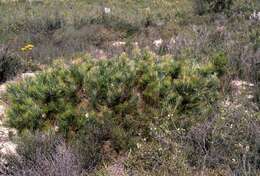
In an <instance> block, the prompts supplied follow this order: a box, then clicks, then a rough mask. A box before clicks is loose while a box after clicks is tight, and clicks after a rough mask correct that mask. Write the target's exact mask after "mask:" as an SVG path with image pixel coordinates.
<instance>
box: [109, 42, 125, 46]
mask: <svg viewBox="0 0 260 176" xmlns="http://www.w3.org/2000/svg"><path fill="white" fill-rule="evenodd" d="M125 45H126V42H121V41H117V42H114V43H113V44H112V46H114V47H121V46H125Z"/></svg>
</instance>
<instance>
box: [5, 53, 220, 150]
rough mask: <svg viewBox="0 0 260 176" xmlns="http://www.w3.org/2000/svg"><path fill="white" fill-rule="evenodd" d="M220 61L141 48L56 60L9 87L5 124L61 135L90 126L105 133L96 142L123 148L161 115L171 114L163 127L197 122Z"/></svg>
mask: <svg viewBox="0 0 260 176" xmlns="http://www.w3.org/2000/svg"><path fill="white" fill-rule="evenodd" d="M216 63H217V64H216ZM209 65H210V67H209ZM220 66H221V64H219V62H212V63H211V64H210V63H208V64H205V65H201V64H199V63H197V62H196V61H188V60H180V61H177V60H174V59H173V58H171V57H170V56H164V57H157V56H155V55H153V54H151V53H149V52H145V53H144V54H143V55H140V56H138V57H136V58H133V59H130V58H128V57H127V56H126V55H122V56H120V57H118V58H114V59H110V60H99V61H97V60H92V59H89V58H87V59H85V61H83V62H82V63H81V64H78V65H72V66H70V67H67V66H65V65H63V66H62V64H59V66H57V64H56V65H55V67H54V68H52V69H49V70H46V71H44V72H43V73H40V74H38V75H37V77H36V78H35V79H27V80H25V81H23V82H20V83H17V84H12V85H10V86H9V88H8V93H7V98H8V100H9V102H10V104H11V106H10V108H9V110H8V119H9V123H10V125H11V126H12V127H15V128H17V129H18V130H19V131H24V130H30V131H35V130H43V131H44V130H46V129H49V128H50V127H51V128H52V127H53V128H54V127H55V128H58V129H59V130H58V131H59V132H61V133H62V134H64V135H65V136H67V137H70V136H71V137H73V136H75V135H76V134H77V133H78V131H81V130H82V129H84V128H86V126H88V124H96V128H97V129H100V131H105V134H103V136H102V137H101V140H103V141H104V140H111V141H112V143H113V145H114V147H115V148H116V149H117V150H121V149H126V148H128V147H131V146H133V145H135V143H136V142H135V141H136V140H138V139H139V137H140V136H142V137H146V138H148V139H149V137H150V127H151V125H152V124H154V123H155V122H156V123H160V122H163V121H164V117H166V116H169V115H171V117H172V118H171V119H170V121H171V122H172V123H171V124H170V125H173V124H174V125H177V126H181V127H182V128H186V129H189V128H190V126H191V125H193V124H194V123H197V122H200V121H202V120H204V117H205V116H204V115H206V114H208V113H210V110H211V108H210V107H211V104H213V103H214V102H215V100H216V99H217V97H218V88H219V81H218V78H217V73H218V70H219V67H220ZM184 116H189V117H188V118H185V120H183V117H184ZM180 117H181V118H180ZM170 125H169V126H170Z"/></svg>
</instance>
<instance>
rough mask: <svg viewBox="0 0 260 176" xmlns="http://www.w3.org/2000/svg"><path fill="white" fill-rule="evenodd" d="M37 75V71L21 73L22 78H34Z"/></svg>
mask: <svg viewBox="0 0 260 176" xmlns="http://www.w3.org/2000/svg"><path fill="white" fill-rule="evenodd" d="M35 76H36V74H35V73H23V74H22V75H21V78H22V79H26V78H33V77H35Z"/></svg>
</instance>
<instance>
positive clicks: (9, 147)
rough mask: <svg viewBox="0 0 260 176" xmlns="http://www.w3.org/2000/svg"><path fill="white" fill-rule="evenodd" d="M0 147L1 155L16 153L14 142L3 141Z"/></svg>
mask: <svg viewBox="0 0 260 176" xmlns="http://www.w3.org/2000/svg"><path fill="white" fill-rule="evenodd" d="M0 145H1V146H0V147H1V149H0V153H1V154H3V155H16V154H17V153H16V147H17V145H16V144H14V143H13V142H11V141H8V142H5V143H2V144H0Z"/></svg>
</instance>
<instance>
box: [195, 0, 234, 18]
mask: <svg viewBox="0 0 260 176" xmlns="http://www.w3.org/2000/svg"><path fill="white" fill-rule="evenodd" d="M232 4H233V0H196V1H195V8H196V11H197V13H198V14H200V15H202V14H204V13H206V12H215V13H216V12H223V11H224V10H229V9H230V8H231V5H232Z"/></svg>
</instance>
